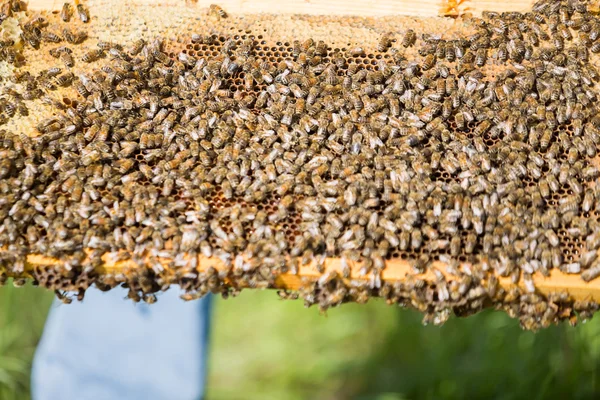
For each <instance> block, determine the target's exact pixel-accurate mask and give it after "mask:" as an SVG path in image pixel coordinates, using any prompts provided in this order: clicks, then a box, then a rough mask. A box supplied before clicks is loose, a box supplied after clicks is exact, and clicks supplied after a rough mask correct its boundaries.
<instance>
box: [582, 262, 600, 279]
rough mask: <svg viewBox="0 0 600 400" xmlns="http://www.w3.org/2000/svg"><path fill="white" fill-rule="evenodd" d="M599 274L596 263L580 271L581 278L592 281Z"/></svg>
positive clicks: (599, 269) (598, 266)
mask: <svg viewBox="0 0 600 400" xmlns="http://www.w3.org/2000/svg"><path fill="white" fill-rule="evenodd" d="M599 276H600V264H598V263H596V264H594V265H592V266H591V267H590V268H589V269H586V270H585V271H583V272H582V273H581V279H583V280H584V281H586V282H590V281H593V280H594V279H596V278H598V277H599Z"/></svg>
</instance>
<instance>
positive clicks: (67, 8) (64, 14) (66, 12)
mask: <svg viewBox="0 0 600 400" xmlns="http://www.w3.org/2000/svg"><path fill="white" fill-rule="evenodd" d="M71 14H73V10H72V9H71V4H69V3H66V2H65V3H63V6H62V8H61V10H60V19H62V20H63V21H64V22H69V20H70V19H71Z"/></svg>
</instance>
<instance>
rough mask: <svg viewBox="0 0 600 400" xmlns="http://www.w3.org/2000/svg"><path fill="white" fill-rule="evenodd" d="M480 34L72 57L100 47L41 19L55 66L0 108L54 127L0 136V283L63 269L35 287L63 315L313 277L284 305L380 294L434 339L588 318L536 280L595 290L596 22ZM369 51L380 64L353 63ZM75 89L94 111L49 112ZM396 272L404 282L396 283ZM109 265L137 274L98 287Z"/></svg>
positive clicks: (247, 40) (113, 46)
mask: <svg viewBox="0 0 600 400" xmlns="http://www.w3.org/2000/svg"><path fill="white" fill-rule="evenodd" d="M80 5H81V4H80V3H77V4H76V7H75V10H76V12H77V13H78V15H79V17H80V19H81V21H82V22H87V21H89V19H90V17H89V15H87V14H85V16H84V17H82V11H80V8H81V9H82V10H84V11H83V12H84V13H87V10H86V9H85V8H83V7H79V6H80ZM72 12H73V8H72V7H70V6H65V7H63V10H62V12H61V13H60V15H59V17H60V19H61V20H62V21H64V22H68V21H69V20H70V18H71V15H72ZM209 12H210V13H213V14H215V15H220V17H221V18H223V17H225V16H226V13H225V12H224V11H223V10H222V9H220V8H218V7H217V6H214V7H213V6H211V7H210V10H209ZM469 23H470V24H472V25H473V27H474V31H473V33H472V34H470V35H467V36H455V37H450V38H442V36H441V35H431V34H419V33H417V32H415V31H414V30H411V29H408V30H406V31H403V32H388V33H385V34H383V35H382V37H381V40H380V41H379V43H378V44H377V45H376V46H375V47H376V48H374V49H369V48H367V47H363V46H356V47H353V48H352V49H350V50H348V51H346V50H338V49H336V50H331V49H330V48H329V47H328V45H327V43H325V42H323V41H314V40H312V39H308V40H305V41H299V40H296V41H293V43H291V44H290V51H289V53H286V54H284V56H283V57H282V59H281V60H280V61H268V60H266V59H264V58H261V57H260V56H259V54H258V51H257V48H258V45H259V42H258V40H257V39H256V38H255V37H254V36H252V35H249V36H244V37H242V38H237V37H235V38H234V37H219V36H217V35H214V34H206V33H197V34H193V35H191V37H190V38H189V39H188V40H189V43H190V44H193V45H206V46H211V49H218V52H219V55H218V56H214V55H212V54H210V53H208V54H210V55H205V56H201V55H200V54H196V53H194V52H190V51H186V52H180V53H178V54H171V52H169V51H168V50H167V46H168V45H169V43H168V42H167V41H165V40H163V39H161V38H156V39H153V40H142V39H140V40H137V41H135V42H133V43H130V44H119V43H115V42H103V41H100V42H98V43H97V45H96V47H90V48H89V49H88V51H87V52H85V54H84V55H83V56H82V57H81V59H79V58H77V59H75V58H74V57H73V51H72V50H71V47H72V46H76V45H77V44H79V43H81V42H83V41H85V40H86V39H87V35H86V33H85V32H78V31H77V30H75V29H71V28H69V27H64V28H62V29H59V30H56V29H54V28H52V29H50V27H49V26H48V24H47V21H45V20H43V19H40V18H36V19H34V20H32V21H30V22H29V25H27V27H26V29H24V30H23V31H24V36H25V37H26V39H27V41H28V42H29V44H30V45H31V47H33V48H37V47H36V44H37V45H38V46H39V42H44V43H46V44H47V46H49V47H45V48H46V49H47V50H45V51H49V52H50V54H51V55H52V56H53V57H54V58H56V60H57V62H59V63H57V65H56V66H53V67H52V68H49V69H47V70H44V71H42V72H40V73H38V74H31V73H29V72H27V71H25V72H20V73H18V74H16V75H15V77H14V78H13V80H14V83H18V84H19V85H20V86H15V88H18V87H25V88H26V90H21V91H19V90H18V89H15V88H9V87H6V88H4V89H3V92H2V96H0V112H1V113H2V114H1V115H2V118H4V119H5V120H7V119H9V118H13V117H14V116H15V115H17V116H18V115H22V113H26V112H27V107H26V106H25V104H26V102H27V101H29V100H31V99H34V98H40V99H42V100H43V101H44V102H45V103H46V104H49V105H51V106H52V107H53V108H54V109H55V113H54V115H52V116H50V117H47V118H45V119H43V120H41V121H40V122H39V124H38V126H37V130H38V133H39V136H37V137H35V138H32V137H29V136H28V135H25V134H23V133H19V132H9V131H7V130H0V154H1V156H2V157H0V221H2V224H1V225H0V248H2V249H3V251H1V252H0V282H4V281H5V280H6V278H7V277H8V276H16V277H22V275H23V274H24V273H25V270H26V265H25V261H26V257H27V256H28V255H31V254H38V255H44V256H47V257H51V258H53V259H56V260H59V266H58V267H57V266H51V267H45V266H37V267H36V268H34V269H33V270H30V271H28V273H30V274H31V275H32V276H33V278H34V280H35V282H37V283H38V284H40V285H42V286H45V287H48V288H51V289H52V290H55V291H56V293H57V296H59V298H61V299H63V301H65V302H70V301H71V300H72V298H71V295H69V294H68V293H65V292H74V293H76V294H75V297H76V298H78V299H81V298H83V296H84V293H85V290H86V289H87V288H88V287H89V286H91V285H92V284H94V285H95V286H97V287H98V288H100V289H101V290H109V289H111V288H113V287H115V286H117V285H120V284H122V285H125V286H127V287H128V288H129V296H128V297H129V298H131V299H132V300H134V301H141V300H144V301H147V302H154V301H155V300H156V297H155V296H154V294H153V293H156V292H158V291H160V290H165V289H166V288H168V287H169V285H170V284H178V285H180V286H181V287H182V288H183V289H184V290H185V291H186V294H185V295H184V296H183V297H184V298H185V299H186V300H192V299H195V298H198V297H200V296H203V295H204V294H206V293H211V292H212V293H221V294H222V295H223V296H233V295H236V294H237V291H238V290H239V288H242V287H251V288H264V287H272V286H273V285H274V282H275V279H276V278H277V277H278V276H279V275H280V274H283V273H287V274H295V273H297V272H298V269H299V267H300V266H302V265H308V264H314V265H315V268H317V270H318V271H319V272H320V273H321V274H322V275H321V277H320V278H319V279H317V280H309V279H307V280H306V281H305V282H304V283H303V285H302V287H301V289H300V290H299V291H298V292H297V293H290V292H286V291H281V292H280V296H281V297H282V298H298V297H300V298H302V299H303V300H304V302H305V304H306V305H307V306H311V305H317V306H318V307H319V308H320V309H321V310H323V311H324V310H326V309H327V308H329V307H333V306H337V305H339V304H342V303H344V302H348V301H355V302H359V303H364V302H366V301H368V299H369V298H370V297H372V296H378V297H381V298H383V299H385V300H386V301H387V302H388V303H390V304H400V305H404V306H410V307H414V308H416V309H418V310H420V311H422V312H423V313H425V315H426V316H425V322H427V323H435V324H439V323H443V322H444V321H445V320H446V319H447V318H448V317H449V315H450V313H451V312H454V313H455V314H457V315H469V314H471V313H473V312H476V311H478V310H480V309H482V308H485V307H489V306H492V305H495V306H496V307H498V308H502V309H504V310H506V311H507V312H508V313H509V314H510V315H511V316H514V317H518V318H520V319H521V322H522V324H523V326H524V327H525V328H527V329H535V328H538V327H543V326H548V325H549V324H552V323H556V322H557V321H559V320H564V319H567V320H569V321H571V322H572V323H575V322H576V321H577V319H578V318H589V317H591V315H592V313H593V312H594V311H596V310H597V308H598V306H597V304H596V303H594V302H573V301H572V300H571V299H570V298H569V297H568V296H566V295H563V294H555V295H552V296H547V297H543V296H541V295H540V294H539V293H537V290H536V287H535V283H534V280H533V278H532V276H533V275H534V274H543V275H548V274H549V273H550V271H551V270H552V269H559V270H561V271H562V272H564V273H569V274H579V275H580V276H581V278H582V279H583V280H585V281H591V280H594V279H596V278H598V277H600V259H599V258H598V257H597V255H598V254H597V251H598V249H599V248H600V223H599V222H598V221H597V219H596V218H593V216H594V215H596V212H597V210H599V204H600V190H599V188H597V187H596V185H595V181H596V179H597V178H598V177H599V175H600V173H599V170H598V168H597V167H596V165H595V164H594V158H595V157H596V152H597V150H598V148H600V118H599V117H598V105H597V104H598V101H597V100H598V99H597V96H598V95H597V90H596V83H597V82H598V80H599V78H600V76H599V74H598V71H597V69H596V67H595V66H594V63H593V62H592V60H593V59H594V54H595V53H596V52H599V51H600V40H599V39H600V19H598V18H597V17H596V16H595V15H593V14H591V13H589V12H587V8H586V3H585V2H580V1H553V0H542V1H539V2H538V3H536V4H535V5H534V6H533V8H532V10H531V11H530V12H528V13H516V12H508V13H501V14H500V13H494V12H486V13H484V14H483V15H482V17H481V18H472V19H471V20H470V22H469ZM65 42H66V43H65ZM50 44H52V45H51V46H50ZM412 47H415V48H416V50H417V54H418V56H416V57H411V58H407V57H406V56H405V55H404V51H405V49H408V48H412ZM367 54H378V55H389V57H377V58H374V59H375V60H377V61H376V62H374V63H373V64H370V65H368V66H365V65H363V64H359V63H355V62H350V61H351V60H353V59H358V58H361V57H365V55H367ZM100 59H101V60H103V61H104V62H103V65H102V67H101V68H96V67H95V66H94V63H95V62H97V60H100ZM80 61H82V62H83V64H81V65H88V63H89V66H88V67H86V68H85V69H84V70H82V71H76V70H75V69H74V66H75V64H76V63H79V62H80ZM234 81H237V82H241V83H238V84H234V83H233V82H234ZM66 87H72V88H73V89H75V91H76V93H78V95H79V99H78V100H77V101H76V102H74V103H71V104H68V105H66V104H64V102H61V101H58V100H57V99H56V98H55V97H54V96H53V95H52V91H55V90H58V88H66ZM574 239H576V240H577V242H576V243H575V242H573V240H574ZM573 243H575V244H573ZM577 243H579V244H577ZM199 257H204V258H208V259H212V260H216V261H215V265H214V266H209V268H206V266H203V268H202V269H201V270H200V269H199V268H198V260H199ZM330 258H337V259H339V260H341V261H340V263H341V270H340V271H332V270H327V269H326V268H325V260H326V259H330ZM400 259H402V260H404V261H403V262H408V263H409V264H410V267H411V269H412V274H413V275H411V276H409V277H407V279H406V281H402V282H395V283H394V282H386V281H384V280H383V279H382V271H383V270H384V269H385V268H386V265H387V264H388V262H389V260H396V261H397V260H400ZM107 260H109V261H111V262H113V263H114V262H119V261H121V260H129V261H132V262H133V263H134V264H135V265H136V266H137V268H133V269H132V270H131V271H128V272H127V273H122V274H113V275H111V274H102V273H100V271H101V268H102V265H103V264H104V263H105V262H106V261H107ZM435 261H441V262H442V263H443V265H444V267H436V266H433V263H434V262H435ZM218 266H222V267H218ZM351 266H358V267H357V269H358V270H359V272H358V276H357V275H356V274H354V273H353V272H352V270H353V268H351ZM440 268H445V269H446V271H442V270H441V269H440ZM167 269H168V271H167ZM426 272H428V273H431V274H433V276H434V279H433V280H432V281H429V280H424V279H422V278H420V276H421V275H420V274H422V273H426ZM450 276H451V277H452V278H450ZM498 277H510V279H511V280H512V282H513V283H515V284H517V283H521V284H522V285H523V289H519V288H518V287H517V286H514V287H513V288H512V289H506V288H503V287H501V286H500V285H499V283H498ZM15 282H16V283H17V284H22V283H23V280H22V279H17V280H16V281H15ZM232 283H233V284H232Z"/></svg>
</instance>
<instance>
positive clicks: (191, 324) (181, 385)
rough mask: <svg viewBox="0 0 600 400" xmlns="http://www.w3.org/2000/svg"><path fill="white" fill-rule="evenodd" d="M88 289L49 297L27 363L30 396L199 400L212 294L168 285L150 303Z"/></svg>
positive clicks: (37, 398) (120, 291)
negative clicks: (61, 298) (79, 297)
mask: <svg viewBox="0 0 600 400" xmlns="http://www.w3.org/2000/svg"><path fill="white" fill-rule="evenodd" d="M126 295H127V291H126V290H123V289H120V288H117V289H113V290H111V291H109V292H106V293H103V292H100V291H99V290H97V289H89V290H88V291H87V293H86V296H85V299H84V300H83V302H81V303H78V302H75V301H74V302H73V304H69V305H65V304H62V303H60V302H58V301H55V302H54V304H53V306H52V309H51V310H50V314H49V316H48V320H47V322H46V327H45V329H44V334H43V336H42V339H41V341H40V344H39V346H38V348H37V351H36V354H35V358H34V362H33V370H32V382H31V389H32V399H33V400H59V399H60V400H113V399H115V400H117V399H127V400H138V399H140V400H142V399H143V400H163V399H165V400H167V399H168V400H198V399H201V398H202V397H203V394H204V382H205V375H206V357H207V352H208V330H209V322H210V308H211V299H210V296H208V297H205V298H203V299H201V300H196V301H191V302H184V301H183V300H181V299H180V298H179V295H180V292H178V290H176V289H175V288H171V289H170V290H168V291H167V292H165V293H162V294H158V302H156V303H155V304H152V305H148V304H145V303H138V304H135V303H133V302H132V301H131V300H124V297H125V296H126Z"/></svg>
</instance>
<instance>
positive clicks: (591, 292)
mask: <svg viewBox="0 0 600 400" xmlns="http://www.w3.org/2000/svg"><path fill="white" fill-rule="evenodd" d="M105 3H108V5H109V6H110V7H106V11H104V12H103V13H102V14H100V17H99V18H100V19H101V20H102V23H105V24H106V23H108V22H109V21H110V22H113V23H115V25H114V26H115V30H114V31H112V32H111V31H108V32H104V33H101V32H96V35H97V38H98V39H105V40H106V39H109V40H111V39H113V38H114V36H116V35H117V32H118V34H119V35H122V37H124V39H125V41H126V40H127V38H132V37H135V34H136V33H137V32H136V27H137V28H139V27H141V25H139V24H138V25H136V22H137V21H127V22H131V24H130V26H125V24H126V22H125V21H123V20H122V19H121V18H120V17H119V15H120V13H119V7H118V6H113V5H112V4H110V2H99V4H95V2H90V4H89V5H90V8H91V11H92V14H93V13H94V12H95V10H98V11H96V12H99V10H100V9H101V8H102V6H103V5H106V4H105ZM205 3H206V4H205ZM343 3H344V2H341V1H313V2H304V1H298V2H297V1H294V2H288V3H286V4H285V6H284V7H283V8H279V10H278V12H280V13H281V14H280V15H286V14H288V15H290V14H297V13H300V14H312V15H327V16H329V17H327V18H325V20H324V24H325V25H326V27H327V28H325V29H320V30H319V29H317V28H315V27H314V25H312V24H314V22H313V21H312V20H311V19H310V17H306V18H298V19H295V18H293V17H289V16H288V17H286V18H289V20H293V21H295V23H297V24H299V25H301V26H302V27H306V26H312V27H313V29H312V32H311V34H312V35H313V36H314V37H315V40H316V39H318V38H321V37H322V38H323V39H327V38H328V37H329V35H330V32H328V31H327V29H328V28H330V29H333V30H334V31H333V32H334V34H335V36H334V37H333V38H330V37H329V40H328V43H331V42H332V41H333V42H334V43H336V44H337V45H338V46H340V49H341V50H342V51H347V47H349V46H351V45H352V44H353V43H352V42H351V40H350V39H351V38H352V34H353V28H354V27H352V23H351V24H350V25H351V28H350V29H347V28H341V29H338V28H337V26H336V24H337V23H338V21H337V20H336V18H337V17H336V16H337V15H361V18H360V19H358V20H357V21H354V24H355V25H358V24H361V25H363V27H362V28H356V29H358V30H360V29H364V26H365V25H366V26H367V27H368V28H367V29H373V28H374V27H375V26H376V25H377V23H379V22H380V21H379V20H374V19H372V20H369V18H364V17H382V16H389V15H392V14H401V15H418V16H420V17H431V18H435V16H438V15H439V14H440V9H443V7H444V4H440V2H437V1H435V2H434V1H426V2H423V3H419V4H418V6H415V5H414V4H415V3H413V2H405V1H399V2H395V1H384V2H381V4H380V5H378V6H377V7H371V6H370V5H366V4H365V3H363V2H355V3H354V6H353V7H347V6H345V5H344V4H343ZM128 4H132V5H134V7H136V12H137V13H139V14H140V15H145V16H146V17H145V18H147V16H148V15H151V14H152V13H155V12H157V11H159V12H160V10H168V11H169V13H170V14H171V15H172V16H181V15H183V14H184V13H188V15H186V18H182V17H180V18H179V19H177V18H169V17H165V16H162V17H161V18H163V21H161V22H160V23H162V24H164V26H170V27H172V28H175V27H176V26H190V25H191V24H190V23H189V21H188V19H191V18H190V17H192V16H193V15H197V16H198V17H197V18H198V19H199V18H202V17H201V16H203V15H204V13H205V11H204V10H206V7H207V6H208V2H202V1H199V2H187V3H184V2H174V1H171V2H160V3H154V2H150V1H143V2H142V1H139V2H138V1H134V2H130V3H128ZM219 4H220V5H221V6H222V7H223V8H225V9H226V10H227V11H229V12H230V13H232V15H233V16H234V17H236V15H237V14H238V13H239V14H241V15H243V14H254V13H259V12H268V11H270V9H269V7H271V6H272V3H271V2H270V1H258V2H243V1H241V2H234V1H224V2H220V3H219ZM61 5H62V3H60V2H55V1H52V2H51V1H31V2H30V4H29V7H30V9H31V10H36V9H38V10H55V11H56V10H58V9H59V8H60V6H61ZM530 5H531V3H529V2H522V1H509V2H504V3H502V5H500V6H494V5H492V4H491V2H485V1H479V2H470V3H463V4H461V5H460V6H459V8H460V7H463V8H466V7H469V10H466V9H464V10H462V11H460V13H462V12H472V13H473V14H475V15H477V14H478V13H480V12H481V11H483V10H485V9H489V8H491V9H496V10H497V11H513V10H514V11H521V10H524V9H527V7H530ZM122 7H123V6H121V9H122ZM498 7H502V9H498ZM270 18H271V19H270ZM143 19H144V17H140V20H143ZM289 20H286V21H284V22H280V25H277V26H275V27H272V26H267V24H269V23H273V22H274V21H273V19H272V17H264V18H263V21H267V22H266V23H265V26H264V29H262V28H263V26H261V25H260V23H259V24H256V21H255V20H253V19H252V18H247V19H246V20H245V19H244V18H242V19H241V20H236V23H238V24H240V22H241V24H240V25H239V26H236V27H234V26H233V23H232V26H230V27H229V29H230V31H233V32H232V33H233V34H234V35H238V36H239V37H244V36H245V35H251V34H253V35H255V37H257V38H258V39H261V40H262V38H261V34H260V33H259V32H260V30H261V29H262V30H263V31H265V32H266V33H265V34H264V36H265V37H268V36H269V35H271V37H276V36H275V35H274V34H275V33H279V32H281V31H283V27H282V26H283V25H285V22H289ZM384 21H385V22H386V23H387V24H389V25H388V26H387V27H386V28H388V29H393V27H394V26H399V25H400V24H411V23H412V24H415V26H421V27H422V25H423V24H425V23H427V24H431V23H432V22H434V21H435V22H436V23H438V24H440V25H444V26H445V27H446V28H447V29H448V30H450V31H452V30H453V29H462V28H461V25H460V22H459V23H457V22H456V21H455V20H454V19H448V18H446V19H443V20H442V19H431V20H427V19H423V18H420V19H418V20H417V19H412V20H409V19H403V20H402V19H401V20H396V21H394V17H389V19H387V20H386V19H385V18H384ZM423 21H426V22H423ZM102 23H101V24H102ZM160 23H159V24H157V25H160ZM101 24H100V25H101ZM208 24H209V26H210V22H209V23H208ZM303 24H304V25H303ZM455 24H456V25H455ZM243 25H245V27H243ZM369 25H370V26H369ZM457 27H458V28H457ZM235 28H238V29H237V31H238V32H237V33H236V32H235V30H236V29H235ZM246 29H248V31H246ZM298 29H301V28H298ZM336 29H337V30H336ZM437 29H439V27H438V28H437ZM267 31H270V32H267ZM297 32H298V31H297V30H294V29H291V31H290V35H291V34H294V33H297ZM382 32H383V30H381V29H380V30H378V29H374V33H373V34H371V36H369V35H365V36H363V37H364V39H365V40H364V41H361V44H365V45H366V44H370V45H372V46H373V44H374V40H375V38H376V36H377V34H380V33H382ZM152 33H154V32H152V29H150V34H152ZM227 33H228V32H225V33H223V34H222V35H221V36H218V39H219V41H220V42H221V43H223V41H224V39H225V37H224V36H223V35H225V34H227ZM315 34H316V35H315ZM319 35H321V36H320V37H319ZM181 36H182V37H185V34H182V35H181ZM92 39H94V36H92ZM174 39H175V40H173V41H172V42H170V44H169V46H170V47H169V48H170V49H171V53H172V55H176V54H177V53H178V52H179V51H182V50H183V51H203V49H202V47H201V46H198V48H197V49H195V48H194V44H191V43H189V42H187V43H186V42H185V41H182V40H180V39H178V38H175V37H174ZM188 40H189V39H188ZM346 41H347V42H346ZM263 42H264V43H261V44H260V45H259V47H260V46H265V48H264V49H262V51H263V52H264V56H265V57H271V58H273V61H276V60H277V58H285V57H286V56H287V54H288V53H289V52H290V51H291V47H290V43H289V42H287V43H286V42H284V41H281V42H279V41H278V42H277V43H267V40H266V39H265V40H263ZM338 43H339V44H338ZM269 45H270V46H269ZM333 45H334V44H333V43H332V46H333ZM344 45H346V47H344ZM207 50H209V49H207ZM258 50H259V51H260V50H261V49H260V48H259V49H258ZM380 56H381V55H380ZM383 56H384V57H385V56H387V55H383ZM388 57H389V56H388ZM363 63H364V65H365V68H372V65H375V64H376V61H375V59H368V58H367V57H365V60H364V62H363ZM238 79H240V78H238ZM241 84H242V81H241V79H240V80H239V81H238V82H235V83H234V85H241ZM25 126H26V125H25ZM30 126H31V125H30ZM276 200H277V199H273V200H272V201H274V202H276ZM211 201H213V202H215V204H216V205H217V206H218V205H219V203H220V201H221V199H219V195H218V194H217V195H216V197H215V198H213V199H212V200H211ZM267 207H269V206H267ZM284 228H287V229H288V230H290V234H291V233H293V232H292V231H293V230H294V229H295V228H294V224H293V222H291V223H290V224H289V225H288V226H287V227H284ZM564 235H566V232H565V233H563V236H564ZM567 247H568V249H567V250H566V251H568V252H569V254H565V256H566V257H567V258H568V257H576V254H578V253H579V252H580V251H581V248H582V244H581V243H570V244H569V245H568V246H567ZM571 251H573V252H577V253H576V254H575V255H571ZM391 258H392V259H391V260H388V262H387V267H386V269H385V270H384V271H383V273H382V280H383V281H385V282H390V283H393V282H403V281H405V280H406V279H408V278H407V276H409V275H410V276H411V278H410V279H414V278H415V276H414V274H413V272H412V271H411V268H410V266H409V264H408V262H406V261H404V260H402V257H401V254H400V253H398V254H393V255H392V257H391ZM28 263H29V268H30V270H33V269H35V267H41V266H47V265H53V264H55V261H54V260H51V259H48V258H44V257H41V256H35V255H31V256H29V257H28ZM211 266H212V267H215V268H217V269H218V270H223V269H225V265H224V264H223V263H222V262H220V261H218V260H215V259H207V258H203V257H199V259H198V269H199V270H200V271H202V270H203V269H206V268H208V267H211ZM325 266H326V270H341V266H340V260H339V259H327V260H326V261H325ZM359 268H360V265H356V266H355V267H354V268H353V272H352V274H351V278H356V279H361V277H360V276H359ZM135 269H136V264H134V263H133V262H131V261H122V262H116V263H113V262H110V261H109V260H108V259H106V263H105V264H104V265H103V266H102V267H100V270H101V271H104V272H106V273H111V274H117V275H118V274H119V273H122V272H127V271H133V270H135ZM320 275H321V274H320V273H319V272H317V269H316V268H315V263H314V262H313V263H312V264H309V265H306V266H301V267H299V270H298V274H282V275H280V276H278V277H277V278H276V280H275V282H274V283H275V285H276V286H279V287H283V288H289V289H297V288H299V287H300V286H301V285H302V281H303V279H309V280H310V279H317V277H318V276H320ZM421 278H423V279H425V280H429V281H431V280H433V275H432V273H431V272H429V273H427V274H425V275H423V276H421ZM499 281H500V284H501V286H503V287H504V288H506V289H507V290H508V289H509V288H510V287H511V286H512V283H511V281H510V278H508V277H499ZM234 284H235V283H234ZM535 284H536V287H537V290H538V291H539V293H540V294H545V295H547V294H552V293H557V292H564V293H568V295H569V296H570V297H571V298H572V299H573V300H578V301H583V302H588V301H596V302H597V301H598V300H599V299H600V282H599V281H598V280H595V281H592V282H588V283H586V282H583V281H582V280H581V279H580V277H579V276H574V275H569V274H565V273H562V272H560V271H558V270H557V269H553V270H551V271H550V274H549V276H547V277H543V276H541V275H536V276H535ZM521 285H522V284H521ZM47 286H51V285H47Z"/></svg>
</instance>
